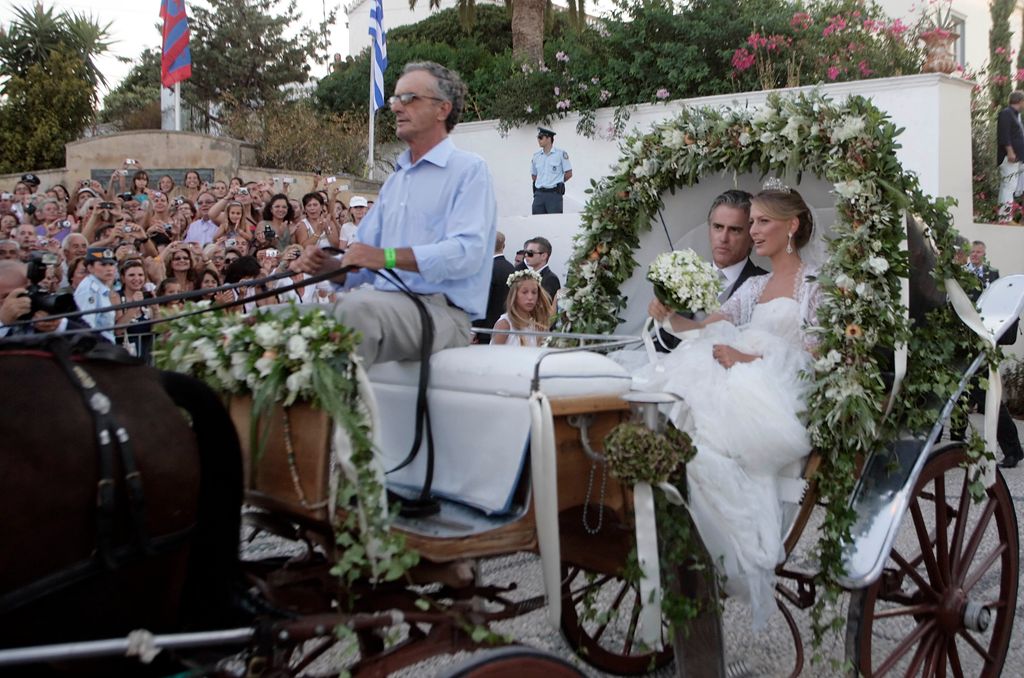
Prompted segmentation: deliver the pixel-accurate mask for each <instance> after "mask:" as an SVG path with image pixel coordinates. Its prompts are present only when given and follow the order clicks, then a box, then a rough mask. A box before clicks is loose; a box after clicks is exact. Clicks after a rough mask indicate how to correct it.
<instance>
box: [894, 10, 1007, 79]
mask: <svg viewBox="0 0 1024 678" xmlns="http://www.w3.org/2000/svg"><path fill="white" fill-rule="evenodd" d="M927 2H928V0H879V3H878V4H879V5H881V6H882V7H883V8H884V9H885V12H886V14H888V15H889V16H890V17H892V18H893V19H903V23H905V24H907V25H910V26H913V25H914V24H915V23H916V21H917V17H918V14H917V13H916V12H913V13H912V12H911V8H912V7H917V8H920V7H921V5H922V4H927ZM988 5H989V3H988V0H953V5H952V7H953V12H954V13H955V14H959V15H961V16H962V17H964V19H965V22H964V25H965V26H966V34H965V35H963V36H961V38H962V40H963V41H964V52H965V55H966V58H967V64H968V67H969V68H970V69H972V70H978V69H979V68H981V67H982V66H983V65H985V63H986V62H987V61H988V32H989V31H990V30H991V29H992V15H991V14H990V13H989V7H988ZM1020 15H1021V10H1020V8H1017V9H1016V10H1015V11H1014V12H1013V14H1011V15H1010V30H1011V31H1013V38H1012V39H1011V41H1010V44H1011V46H1012V47H1013V49H1014V51H1015V52H1016V51H1017V50H1018V49H1019V48H1020V40H1021V16H1020ZM1013 70H1014V71H1016V66H1014V67H1013Z"/></svg>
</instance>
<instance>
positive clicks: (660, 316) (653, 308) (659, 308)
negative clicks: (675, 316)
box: [647, 299, 672, 323]
mask: <svg viewBox="0 0 1024 678" xmlns="http://www.w3.org/2000/svg"><path fill="white" fill-rule="evenodd" d="M647 313H648V314H649V315H650V316H651V317H652V318H654V319H655V320H657V321H658V322H659V323H660V322H664V321H665V318H667V317H669V315H671V314H672V309H670V308H669V307H668V306H666V305H665V304H663V303H661V302H660V301H658V300H657V299H651V303H649V304H647Z"/></svg>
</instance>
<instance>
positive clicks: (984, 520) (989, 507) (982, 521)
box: [956, 497, 996, 582]
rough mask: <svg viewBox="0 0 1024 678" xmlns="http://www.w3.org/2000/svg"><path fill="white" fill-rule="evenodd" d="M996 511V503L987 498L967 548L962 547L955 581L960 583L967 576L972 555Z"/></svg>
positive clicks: (972, 558) (979, 544) (975, 551)
mask: <svg viewBox="0 0 1024 678" xmlns="http://www.w3.org/2000/svg"><path fill="white" fill-rule="evenodd" d="M995 510H996V502H995V500H994V499H993V498H992V497H989V500H988V503H987V504H985V510H984V511H982V513H981V517H980V518H978V524H977V525H975V526H974V533H973V534H971V540H970V541H969V542H967V546H965V547H964V552H963V556H962V558H961V559H960V565H961V566H962V567H961V570H960V571H959V572H957V573H956V574H957V576H956V580H957V581H958V582H962V581H963V579H964V575H965V574H967V570H968V569H969V567H970V562H971V561H972V560H974V554H975V553H977V551H978V547H979V546H981V538H982V537H983V536H984V535H985V529H986V528H987V527H988V523H989V521H990V520H992V515H993V514H994V513H995Z"/></svg>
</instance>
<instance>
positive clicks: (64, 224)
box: [57, 219, 71, 228]
mask: <svg viewBox="0 0 1024 678" xmlns="http://www.w3.org/2000/svg"><path fill="white" fill-rule="evenodd" d="M57 226H58V227H59V228H71V222H70V221H68V220H67V219H61V220H60V221H58V222H57Z"/></svg>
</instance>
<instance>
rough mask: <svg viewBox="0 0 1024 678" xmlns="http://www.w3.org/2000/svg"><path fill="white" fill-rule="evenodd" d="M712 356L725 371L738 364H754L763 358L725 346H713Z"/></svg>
mask: <svg viewBox="0 0 1024 678" xmlns="http://www.w3.org/2000/svg"><path fill="white" fill-rule="evenodd" d="M711 356H712V357H713V358H714V359H715V360H717V361H718V364H719V365H721V366H722V367H724V368H725V369H729V368H730V367H732V366H733V365H735V364H736V363H750V362H754V361H755V360H757V359H758V358H760V357H761V356H759V355H751V354H749V353H744V352H743V351H739V350H737V349H735V348H733V347H732V346H727V345H725V344H715V345H714V346H712V347H711Z"/></svg>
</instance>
